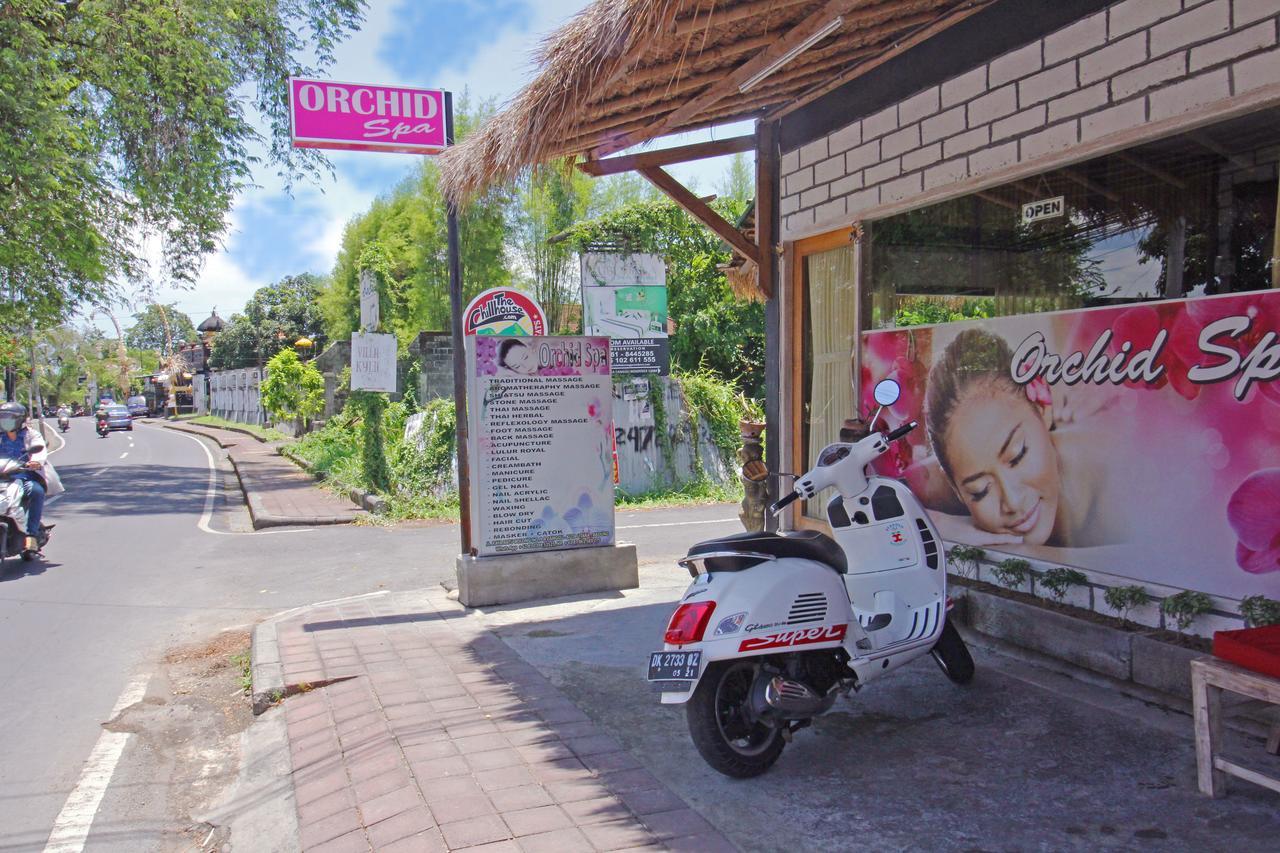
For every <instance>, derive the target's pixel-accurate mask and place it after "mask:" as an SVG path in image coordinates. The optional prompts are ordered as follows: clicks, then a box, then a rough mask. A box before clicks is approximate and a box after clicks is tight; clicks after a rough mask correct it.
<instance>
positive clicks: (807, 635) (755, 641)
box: [738, 624, 849, 652]
mask: <svg viewBox="0 0 1280 853" xmlns="http://www.w3.org/2000/svg"><path fill="white" fill-rule="evenodd" d="M848 629H849V626H848V625H847V624H846V625H828V626H826V627H821V628H801V629H799V630H796V631H780V632H779V633H777V634H769V635H768V636H767V637H751V638H749V639H746V640H743V641H742V642H741V643H740V644H739V645H738V651H740V652H756V651H759V650H760V649H781V648H786V647H788V646H807V645H811V644H813V643H830V642H836V641H839V640H843V639H844V635H845V632H846V631H847V630H848Z"/></svg>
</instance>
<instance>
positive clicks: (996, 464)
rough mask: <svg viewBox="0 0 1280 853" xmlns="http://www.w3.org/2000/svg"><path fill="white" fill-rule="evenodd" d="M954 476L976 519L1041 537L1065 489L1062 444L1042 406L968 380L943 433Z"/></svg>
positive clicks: (1032, 538)
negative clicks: (1057, 443) (1055, 437)
mask: <svg viewBox="0 0 1280 853" xmlns="http://www.w3.org/2000/svg"><path fill="white" fill-rule="evenodd" d="M945 440H946V447H947V457H948V459H949V461H950V463H951V474H952V482H953V484H954V486H955V489H956V491H957V492H958V493H959V495H960V499H961V501H963V502H964V504H965V506H966V507H968V509H969V514H970V515H971V516H972V517H973V520H974V523H975V524H977V526H978V527H981V528H982V529H984V530H988V531H991V532H993V533H1008V534H1011V535H1014V536H1021V537H1022V541H1023V542H1024V543H1026V544H1027V545H1043V544H1044V543H1045V542H1047V541H1048V539H1049V537H1050V536H1051V535H1052V534H1053V527H1054V523H1055V521H1056V520H1057V515H1058V503H1059V499H1060V495H1061V487H1062V483H1061V478H1060V476H1059V472H1058V452H1057V449H1056V448H1055V447H1054V445H1053V439H1051V438H1050V437H1049V430H1048V427H1047V426H1046V425H1045V422H1044V419H1043V418H1042V417H1041V413H1040V410H1039V408H1038V407H1036V406H1033V405H1031V404H1030V403H1029V401H1028V400H1027V399H1025V398H1020V397H1019V396H1015V395H1014V394H1013V393H1010V391H1009V390H1006V389H1005V388H1004V387H1002V386H997V387H992V386H991V385H989V384H980V385H977V386H976V387H971V388H970V389H969V390H968V391H967V393H965V394H964V396H963V397H962V398H961V400H960V401H959V403H958V404H957V405H956V407H955V409H954V410H953V411H952V413H951V419H950V423H949V424H948V426H947V433H946V437H945Z"/></svg>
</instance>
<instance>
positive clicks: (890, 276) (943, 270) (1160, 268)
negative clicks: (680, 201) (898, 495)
mask: <svg viewBox="0 0 1280 853" xmlns="http://www.w3.org/2000/svg"><path fill="white" fill-rule="evenodd" d="M1277 128H1280V113H1278V112H1277V111H1275V110H1268V111H1263V112H1259V113H1255V114H1253V115H1250V116H1246V117H1243V118H1240V119H1236V120H1233V121H1232V122H1229V123H1225V124H1222V125H1218V126H1215V127H1212V128H1208V129H1204V130H1199V131H1195V132H1193V133H1189V134H1183V135H1180V136H1176V137H1171V138H1169V139H1164V140H1160V141H1158V142H1154V143H1150V144H1147V145H1143V146H1140V147H1137V148H1133V149H1130V150H1127V151H1123V152H1118V153H1116V154H1111V155H1108V156H1105V157H1100V158H1097V159H1095V160H1091V161H1088V162H1085V163H1081V164H1077V165H1074V166H1070V167H1067V168H1063V169H1058V170H1056V171H1053V172H1047V173H1045V174H1042V175H1039V176H1036V177H1033V178H1027V179H1023V180H1019V181H1015V182H1012V183H1009V184H1005V185H1003V186H1000V187H996V188H993V189H990V190H986V191H983V192H979V193H975V194H973V195H970V196H966V197H963V198H958V199H952V200H950V201H946V202H942V203H940V204H936V205H932V206H930V207H927V208H923V209H921V210H916V211H911V212H909V213H904V214H900V215H898V216H893V217H889V218H886V219H883V220H878V221H875V222H871V223H867V226H866V230H867V235H868V247H867V248H868V250H867V251H866V252H865V254H864V257H865V261H864V267H863V271H862V272H863V276H864V280H865V285H864V293H865V294H867V299H868V306H867V307H868V311H867V315H868V323H867V327H868V328H871V329H885V328H894V327H897V326H908V325H922V324H926V323H939V322H950V321H955V320H963V319H971V318H980V317H991V316H1003V315H1009V314H1027V313H1033V312H1039V311H1056V310H1063V309H1071V308H1084V307H1091V306H1097V305H1112V304H1117V303H1124V302H1139V301H1144V300H1154V299H1168V298H1180V297H1184V296H1198V295H1209V294H1216V293H1231V292H1238V291H1245V290H1256V289H1260V288H1267V287H1273V286H1276V285H1277V284H1280V276H1278V275H1277V265H1276V263H1275V258H1276V255H1277V239H1278V238H1277V231H1276V210H1277V174H1276V170H1277V160H1280V130H1278V129H1277ZM1028 205H1033V206H1034V205H1038V207H1027V206H1028Z"/></svg>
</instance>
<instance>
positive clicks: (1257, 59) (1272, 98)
mask: <svg viewBox="0 0 1280 853" xmlns="http://www.w3.org/2000/svg"><path fill="white" fill-rule="evenodd" d="M1278 19H1280V0H1207V2H1206V0H1125V2H1123V3H1116V4H1113V5H1111V6H1109V7H1107V8H1106V9H1103V10H1102V11H1099V12H1097V13H1095V14H1092V15H1089V16H1087V17H1085V18H1082V19H1080V20H1079V21H1077V22H1075V23H1073V24H1071V25H1070V26H1067V27H1065V28H1063V29H1061V30H1058V31H1057V32H1054V33H1050V34H1049V35H1047V36H1045V37H1044V38H1042V39H1039V40H1037V41H1034V42H1032V43H1030V44H1028V45H1025V46H1023V47H1020V48H1018V49H1016V50H1012V51H1010V52H1008V53H1005V54H1003V55H1002V56H999V57H996V58H995V59H993V60H991V61H990V62H988V63H986V64H984V65H981V66H978V67H977V68H974V69H972V70H970V71H968V72H966V73H964V74H961V75H959V76H957V77H953V78H951V79H949V80H946V81H943V82H941V83H939V84H937V85H933V86H930V87H929V88H927V89H925V90H924V91H921V92H918V93H916V94H914V95H912V96H911V97H908V98H906V99H905V100H903V101H900V102H899V103H897V104H894V105H892V106H890V107H888V108H886V109H883V110H881V111H879V112H877V113H874V114H872V115H869V116H863V117H854V116H851V117H850V118H857V120H855V121H851V122H850V123H849V124H848V125H846V126H845V127H843V128H841V129H839V130H837V131H835V132H833V133H831V134H828V135H826V136H824V137H822V138H820V139H817V140H815V141H813V142H810V143H808V144H806V145H803V146H801V147H800V148H798V149H796V150H794V151H788V152H784V153H783V156H782V175H783V186H782V202H781V213H782V220H783V236H784V238H785V239H795V238H797V237H802V236H806V235H809V234H815V233H820V232H822V231H826V230H830V229H833V228H837V227H840V226H842V225H845V224H848V223H851V222H854V221H857V220H859V219H861V218H864V217H878V216H883V215H887V214H889V213H892V212H895V211H897V210H902V209H906V208H909V207H917V206H920V205H922V204H925V203H927V202H930V201H933V200H937V199H940V198H943V197H949V196H953V195H958V194H962V193H965V192H969V191H972V190H973V189H977V188H979V187H981V186H986V185H991V184H995V183H1001V182H1003V181H1005V180H1007V179H1008V178H1009V177H1010V176H1012V175H1014V174H1017V173H1020V172H1028V171H1040V170H1043V169H1047V168H1051V167H1056V166H1058V165H1062V164H1064V163H1067V162H1075V161H1079V160H1084V159H1088V158H1090V157H1093V156H1097V155H1098V154H1101V153H1105V152H1106V151H1108V150H1114V149H1116V148H1120V147H1128V146H1130V145H1133V144H1135V143H1137V142H1139V141H1141V140H1142V139H1149V138H1155V137H1158V136H1164V135H1168V134H1170V133H1173V132H1176V131H1177V130H1179V129H1183V128H1187V127H1190V126H1193V125H1196V124H1200V123H1204V122H1206V121H1210V120H1212V119H1213V118H1214V117H1218V116H1226V115H1229V114H1231V113H1232V112H1233V111H1234V112H1238V111H1241V110H1247V109H1250V108H1252V107H1258V106H1263V105H1269V104H1274V103H1278V102H1280V48H1278V47H1277V22H1278Z"/></svg>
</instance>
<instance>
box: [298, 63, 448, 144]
mask: <svg viewBox="0 0 1280 853" xmlns="http://www.w3.org/2000/svg"><path fill="white" fill-rule="evenodd" d="M447 98H448V95H447V93H445V92H443V91H440V90H439V89H411V88H406V87H404V86H382V85H371V84H363V83H339V82H336V81H333V80H309V79H305V78H302V77H293V78H291V79H290V80H289V120H290V122H291V129H292V135H293V144H294V147H296V148H328V149H332V150H338V151H392V152H399V153H403V154H439V153H440V152H442V151H444V149H445V146H446V144H447V141H446V127H445V117H446V114H447V112H448V108H447V106H446V100H447Z"/></svg>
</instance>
